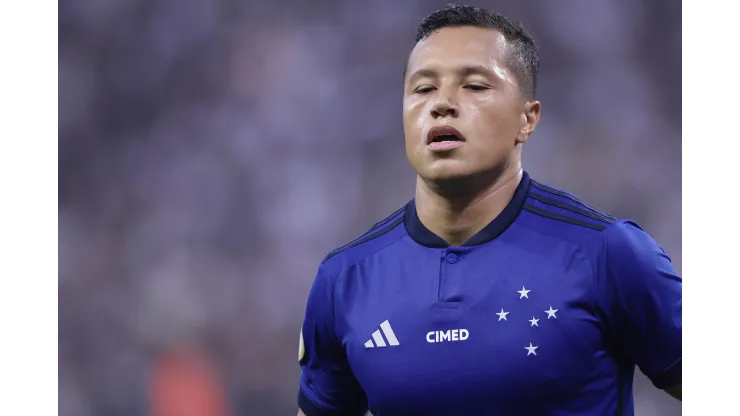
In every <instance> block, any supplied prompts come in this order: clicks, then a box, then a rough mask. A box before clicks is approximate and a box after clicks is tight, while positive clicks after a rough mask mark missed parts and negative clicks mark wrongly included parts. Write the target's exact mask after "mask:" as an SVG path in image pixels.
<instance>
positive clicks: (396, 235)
mask: <svg viewBox="0 0 740 416" xmlns="http://www.w3.org/2000/svg"><path fill="white" fill-rule="evenodd" d="M407 207H408V204H405V205H404V206H402V207H401V208H399V209H397V210H396V211H395V212H393V213H392V214H390V215H388V216H387V217H385V218H384V219H383V220H381V221H379V222H377V223H375V225H373V226H372V227H370V229H369V230H367V231H365V232H364V233H363V234H362V235H360V236H359V237H357V238H355V239H353V240H352V241H350V242H349V243H347V244H345V245H343V246H341V247H339V248H337V249H334V250H332V251H330V252H329V254H327V255H326V257H324V259H323V260H322V261H321V267H323V268H325V269H331V270H336V269H343V268H345V267H348V266H350V265H352V264H355V263H357V262H359V261H361V260H362V259H364V258H367V257H369V256H371V255H373V254H375V253H377V252H378V251H380V250H382V249H383V248H385V247H387V246H389V245H390V244H392V243H394V242H395V241H397V240H399V239H400V238H403V237H404V236H406V232H405V228H404V226H403V222H404V218H405V214H406V209H407Z"/></svg>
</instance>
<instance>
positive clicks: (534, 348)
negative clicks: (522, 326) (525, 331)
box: [524, 342, 539, 357]
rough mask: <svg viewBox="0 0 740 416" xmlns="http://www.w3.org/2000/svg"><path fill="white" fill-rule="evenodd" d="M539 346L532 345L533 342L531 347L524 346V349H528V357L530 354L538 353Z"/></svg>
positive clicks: (530, 344)
mask: <svg viewBox="0 0 740 416" xmlns="http://www.w3.org/2000/svg"><path fill="white" fill-rule="evenodd" d="M537 348H539V347H538V346H536V345H532V343H531V342H530V343H529V347H524V349H525V350H527V357H529V356H530V355H537V353H536V352H535V350H536V349H537Z"/></svg>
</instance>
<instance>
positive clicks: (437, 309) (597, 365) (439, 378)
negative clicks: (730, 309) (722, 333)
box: [298, 172, 682, 416]
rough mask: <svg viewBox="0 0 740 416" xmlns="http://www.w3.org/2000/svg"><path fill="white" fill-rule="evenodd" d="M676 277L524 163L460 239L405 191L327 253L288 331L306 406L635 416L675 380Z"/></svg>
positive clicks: (664, 262)
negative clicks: (298, 325) (641, 395)
mask: <svg viewBox="0 0 740 416" xmlns="http://www.w3.org/2000/svg"><path fill="white" fill-rule="evenodd" d="M681 285H682V283H681V278H680V277H679V276H678V275H677V273H676V272H675V270H674V268H673V267H672V265H671V262H670V259H669V257H668V256H667V255H666V253H665V252H664V251H663V249H662V248H661V247H660V246H659V245H658V244H657V243H656V242H655V241H654V240H653V239H652V238H651V237H650V236H649V235H648V234H647V233H646V232H645V231H643V230H642V229H641V228H640V227H639V226H638V225H637V224H636V223H634V222H632V221H629V220H616V219H614V218H612V217H609V216H607V215H604V214H602V213H600V212H598V211H596V210H595V209H593V208H591V207H590V206H588V205H587V204H586V203H584V202H582V201H581V200H579V199H577V198H575V197H574V196H572V195H570V194H568V193H566V192H563V191H561V190H557V189H554V188H552V187H549V186H545V185H542V184H540V183H538V182H536V181H534V180H532V179H530V177H529V175H528V174H527V173H526V172H525V173H524V174H523V177H522V180H521V182H520V184H519V186H518V188H517V190H516V192H515V195H514V197H513V199H512V201H511V202H510V203H509V205H508V206H507V207H506V208H505V209H504V210H503V212H502V213H501V214H500V215H499V216H498V217H497V218H496V219H495V220H493V222H491V223H490V224H489V225H488V226H486V227H485V228H484V229H483V230H482V231H480V232H479V233H478V234H476V235H475V236H473V237H472V238H471V239H470V240H469V241H468V242H467V243H466V244H464V245H463V246H449V245H448V244H447V243H446V242H445V241H443V240H442V239H441V238H440V237H438V236H437V235H435V234H433V233H432V232H431V231H429V230H428V229H427V228H426V227H424V225H423V224H422V223H421V221H420V220H419V218H418V216H417V214H416V208H415V204H414V201H413V200H412V201H410V202H409V203H408V204H407V205H406V206H405V207H403V208H402V209H400V210H399V211H397V212H396V213H394V214H393V215H391V216H390V217H388V218H387V219H386V220H384V221H382V222H381V223H379V224H378V225H376V226H375V227H373V228H372V229H371V230H370V231H369V232H367V233H366V234H365V235H363V236H362V237H360V238H359V239H357V240H355V241H353V242H352V243H350V244H348V245H346V246H344V247H341V248H339V249H337V250H335V251H333V252H332V253H330V254H329V255H328V256H327V257H326V259H324V261H323V262H322V263H321V265H320V266H319V269H318V273H317V275H316V278H315V280H314V283H313V286H312V289H311V291H310V294H309V297H308V303H307V308H306V314H305V318H304V322H303V326H302V330H301V346H300V353H299V362H300V366H301V369H302V374H301V378H300V389H299V393H298V404H299V407H300V408H301V409H302V410H303V411H304V412H305V413H306V414H307V415H308V416H321V415H362V414H364V413H365V412H366V411H367V410H370V411H371V412H372V413H373V414H374V415H376V416H388V415H405V416H409V415H425V416H428V415H497V416H501V415H570V416H573V415H584V416H585V415H588V416H593V415H619V416H621V415H632V414H634V405H633V392H632V384H633V376H634V370H635V366H637V367H639V369H640V370H641V371H642V372H643V373H644V374H645V375H647V376H648V377H649V378H650V380H652V382H653V384H655V386H657V387H658V388H665V387H669V386H674V385H678V384H680V383H681V316H682V313H681Z"/></svg>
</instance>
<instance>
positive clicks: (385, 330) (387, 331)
mask: <svg viewBox="0 0 740 416" xmlns="http://www.w3.org/2000/svg"><path fill="white" fill-rule="evenodd" d="M381 331H382V334H381ZM383 335H385V339H383ZM386 340H387V341H388V343H387V344H386V342H385V341H386ZM373 341H375V342H374V343H373ZM388 345H390V346H392V347H395V346H396V345H400V344H399V343H398V338H396V334H395V333H394V332H393V328H391V324H390V323H389V322H388V320H385V321H383V323H382V324H380V329H378V330H377V331H375V332H373V337H372V338H371V339H369V340H367V342H366V343H365V348H375V347H379V348H380V347H387V346H388Z"/></svg>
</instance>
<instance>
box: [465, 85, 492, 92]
mask: <svg viewBox="0 0 740 416" xmlns="http://www.w3.org/2000/svg"><path fill="white" fill-rule="evenodd" d="M465 88H466V89H469V90H472V91H483V90H487V89H488V87H486V86H483V85H476V84H468V85H466V86H465Z"/></svg>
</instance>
